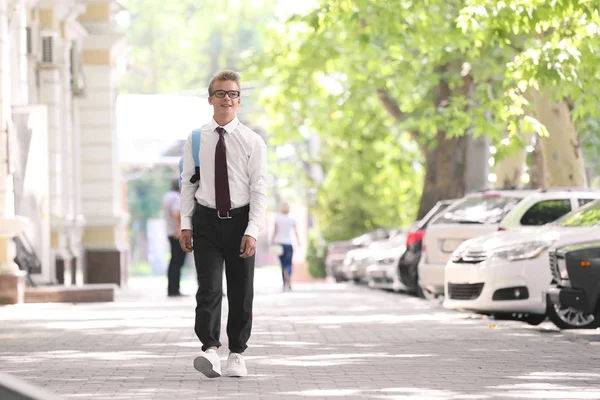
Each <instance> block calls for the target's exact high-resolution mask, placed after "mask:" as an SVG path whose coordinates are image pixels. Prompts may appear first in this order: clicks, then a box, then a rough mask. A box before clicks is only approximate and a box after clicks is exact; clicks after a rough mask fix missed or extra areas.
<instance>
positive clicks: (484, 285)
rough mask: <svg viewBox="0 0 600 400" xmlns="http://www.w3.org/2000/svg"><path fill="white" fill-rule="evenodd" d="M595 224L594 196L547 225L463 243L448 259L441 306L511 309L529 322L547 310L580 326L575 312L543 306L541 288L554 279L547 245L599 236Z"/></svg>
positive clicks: (598, 215) (599, 204) (598, 218)
mask: <svg viewBox="0 0 600 400" xmlns="http://www.w3.org/2000/svg"><path fill="white" fill-rule="evenodd" d="M598 224H600V201H595V202H593V203H590V204H588V205H587V206H584V207H582V208H581V209H579V210H577V211H573V212H572V213H570V214H567V215H565V216H563V217H562V218H560V219H558V220H557V221H555V222H554V223H550V224H548V225H545V226H541V227H536V228H533V227H532V228H520V229H514V230H509V231H503V232H494V233H491V234H488V235H484V236H480V237H477V238H474V239H470V240H468V241H466V242H464V243H462V244H461V245H460V246H459V247H458V248H457V249H456V250H455V251H454V253H453V254H452V257H451V260H450V261H449V262H448V263H447V265H446V274H445V276H446V279H445V280H446V281H445V299H444V303H443V304H444V307H445V308H450V309H462V310H470V311H477V312H480V313H484V314H494V313H498V314H500V315H506V314H508V315H510V314H513V315H514V316H516V317H517V318H518V317H520V318H519V319H523V320H525V321H527V322H529V323H531V324H533V325H536V324H539V323H540V322H542V321H543V320H544V319H545V317H546V314H547V315H548V317H550V319H551V320H552V321H554V322H555V323H557V324H560V323H561V322H562V323H566V324H569V325H571V326H573V327H578V324H579V325H580V324H581V323H582V322H584V321H582V319H581V316H578V315H577V313H575V312H571V313H560V312H559V311H560V306H557V307H554V306H553V307H547V306H546V305H547V302H546V293H545V292H546V291H547V290H548V287H549V285H550V283H551V282H552V274H551V270H550V261H549V254H548V251H549V249H550V248H556V247H563V246H567V245H570V244H574V243H581V242H582V241H585V240H594V239H600V226H597V225H598ZM519 314H522V315H519ZM592 318H593V316H592ZM588 322H589V321H588Z"/></svg>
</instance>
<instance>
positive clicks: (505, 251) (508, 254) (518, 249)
mask: <svg viewBox="0 0 600 400" xmlns="http://www.w3.org/2000/svg"><path fill="white" fill-rule="evenodd" d="M551 244H552V242H547V241H536V242H527V243H521V244H519V245H516V246H511V247H500V248H498V249H494V250H491V251H490V252H489V253H488V258H490V259H492V260H493V259H498V258H499V259H502V260H509V261H518V260H529V259H532V258H537V257H539V255H540V254H542V253H543V252H544V250H546V249H547V248H548V247H550V245H551Z"/></svg>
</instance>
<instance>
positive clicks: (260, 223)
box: [180, 117, 267, 239]
mask: <svg viewBox="0 0 600 400" xmlns="http://www.w3.org/2000/svg"><path fill="white" fill-rule="evenodd" d="M217 127H219V124H217V122H216V121H215V120H214V119H213V120H211V121H210V122H209V123H207V124H205V125H204V126H202V128H200V129H201V130H200V153H199V160H200V181H199V182H196V183H191V182H190V178H191V177H192V176H193V175H194V173H195V166H194V158H193V156H192V134H191V133H190V134H189V136H188V138H187V141H186V142H185V147H184V149H183V170H182V173H181V206H180V208H181V210H180V212H181V229H182V230H183V229H192V216H193V215H194V209H195V201H194V199H195V200H196V201H197V202H198V204H201V205H203V206H206V207H210V208H216V201H215V148H216V146H217V142H218V140H219V134H218V133H217V131H216V130H215V129H216V128H217ZM223 128H224V129H225V131H226V133H225V136H224V137H225V146H226V147H227V175H228V178H229V193H230V198H231V208H232V209H233V208H239V207H243V206H245V205H247V204H250V220H249V222H248V227H247V228H246V232H245V234H246V235H248V236H252V237H253V238H254V239H256V238H257V237H258V234H259V232H261V231H262V230H263V228H264V219H265V212H266V209H267V145H266V144H265V141H264V140H263V139H262V138H261V137H260V135H258V134H257V133H256V132H254V131H253V130H251V129H250V128H248V127H247V126H245V125H244V124H242V123H241V122H240V121H239V120H238V119H237V117H236V118H234V119H233V120H232V121H231V122H230V123H228V124H227V125H225V126H223ZM215 213H216V209H215Z"/></svg>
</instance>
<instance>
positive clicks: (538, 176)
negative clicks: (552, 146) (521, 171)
mask: <svg viewBox="0 0 600 400" xmlns="http://www.w3.org/2000/svg"><path fill="white" fill-rule="evenodd" d="M544 168H545V167H544V154H542V148H541V145H540V138H539V137H536V138H535V146H534V150H533V153H531V166H530V167H529V186H530V187H531V188H532V189H539V188H543V187H547V186H548V185H547V184H546V174H545V173H544Z"/></svg>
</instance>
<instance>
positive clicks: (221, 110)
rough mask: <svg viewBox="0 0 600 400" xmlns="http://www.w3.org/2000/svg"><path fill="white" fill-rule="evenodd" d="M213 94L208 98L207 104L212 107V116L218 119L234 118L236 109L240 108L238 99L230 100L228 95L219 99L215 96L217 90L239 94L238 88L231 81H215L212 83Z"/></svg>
mask: <svg viewBox="0 0 600 400" xmlns="http://www.w3.org/2000/svg"><path fill="white" fill-rule="evenodd" d="M212 89H213V94H212V96H209V98H208V104H210V105H212V106H213V109H214V114H215V116H217V117H220V118H231V119H233V118H234V117H235V113H236V112H237V109H238V107H239V106H240V97H237V98H235V99H232V98H230V97H229V94H226V95H225V97H222V98H219V97H217V96H216V95H215V92H216V91H217V90H225V91H230V90H236V91H238V92H239V90H240V87H239V86H238V85H237V83H235V82H233V81H215V82H213V88H212Z"/></svg>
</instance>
